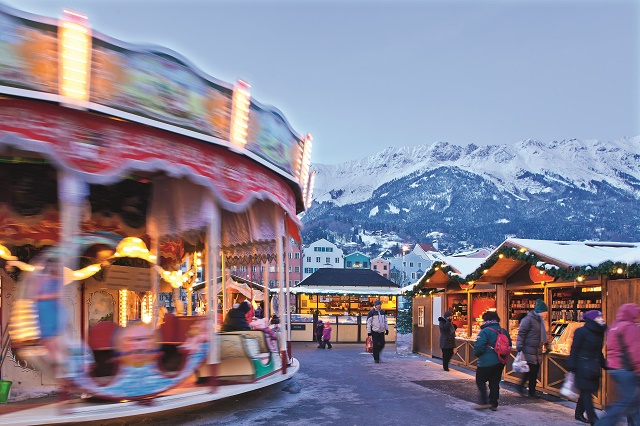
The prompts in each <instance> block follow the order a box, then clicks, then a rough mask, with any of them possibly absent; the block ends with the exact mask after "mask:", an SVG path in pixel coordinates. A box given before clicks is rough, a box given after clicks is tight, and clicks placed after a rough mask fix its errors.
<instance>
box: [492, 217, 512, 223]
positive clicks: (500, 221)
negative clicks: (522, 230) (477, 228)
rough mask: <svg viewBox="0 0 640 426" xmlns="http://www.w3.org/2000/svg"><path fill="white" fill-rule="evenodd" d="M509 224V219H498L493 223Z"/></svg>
mask: <svg viewBox="0 0 640 426" xmlns="http://www.w3.org/2000/svg"><path fill="white" fill-rule="evenodd" d="M509 222H511V221H510V220H509V219H504V218H502V219H498V220H496V221H495V223H509Z"/></svg>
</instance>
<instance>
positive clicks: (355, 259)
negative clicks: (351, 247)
mask: <svg viewBox="0 0 640 426" xmlns="http://www.w3.org/2000/svg"><path fill="white" fill-rule="evenodd" d="M344 267H345V269H371V259H370V258H369V256H367V255H364V254H362V253H360V252H358V251H357V252H355V253H351V254H349V255H347V256H345V257H344Z"/></svg>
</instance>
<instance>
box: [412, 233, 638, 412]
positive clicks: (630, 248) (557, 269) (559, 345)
mask: <svg viewBox="0 0 640 426" xmlns="http://www.w3.org/2000/svg"><path fill="white" fill-rule="evenodd" d="M461 269H462V268H458V269H456V267H455V261H451V263H449V262H435V263H434V264H433V265H432V267H431V269H430V270H429V271H427V272H426V273H425V275H424V276H423V277H422V278H421V280H420V281H419V282H417V283H416V284H415V285H414V286H413V287H412V289H411V290H410V291H409V292H408V295H411V296H413V297H414V331H415V330H417V331H418V335H417V337H418V338H417V339H414V341H415V344H414V346H415V348H414V349H417V351H419V352H421V353H425V354H427V355H431V356H440V352H439V348H437V337H438V336H439V334H437V331H436V330H437V329H436V327H437V322H436V321H437V316H438V315H440V313H441V312H442V310H444V309H448V310H451V311H452V312H453V313H454V321H455V322H456V324H457V325H458V327H459V328H458V330H457V337H456V342H457V350H458V353H457V354H456V355H455V356H454V358H453V359H452V361H453V362H458V363H459V364H460V365H463V366H466V367H470V368H473V365H474V363H475V357H474V356H473V355H472V350H473V342H474V341H475V333H474V331H477V327H478V325H479V323H478V322H477V321H476V320H474V317H475V318H476V319H477V315H481V312H482V311H483V310H486V309H495V310H496V312H497V313H498V315H499V316H500V318H501V325H502V326H503V327H504V328H506V329H507V330H508V331H509V333H510V336H511V338H512V341H513V342H514V344H515V342H516V339H517V333H518V327H519V325H520V321H521V319H522V318H523V316H524V315H526V314H527V313H528V312H529V311H531V309H533V307H534V305H535V301H536V300H537V299H541V300H543V301H544V302H545V303H546V304H547V306H548V307H549V317H548V323H547V330H548V332H549V336H550V344H549V346H548V349H549V352H548V353H546V354H544V355H543V362H542V365H541V368H540V372H539V376H538V389H539V390H541V391H543V392H547V393H550V394H553V395H556V396H560V393H559V390H560V388H561V386H562V383H563V381H564V378H565V374H566V372H567V357H568V354H569V351H570V349H571V344H572V341H573V333H575V330H576V329H577V328H579V327H581V326H582V325H583V324H584V323H583V322H582V316H583V314H584V313H585V312H586V311H588V310H592V309H596V310H600V311H602V312H603V314H604V316H605V318H606V320H607V322H608V323H611V322H613V320H614V318H615V314H616V312H617V310H618V308H619V306H621V305H622V304H623V303H627V302H629V301H633V302H634V303H640V286H639V285H638V284H639V283H640V243H618V242H574V241H544V240H521V239H508V240H506V241H505V242H504V243H503V244H502V245H500V247H498V248H497V249H496V250H495V251H494V252H493V253H492V254H491V255H490V256H489V257H488V258H487V259H483V260H482V262H481V264H479V265H477V266H476V268H474V269H472V270H466V271H461ZM443 293H444V294H443ZM474 295H475V296H474ZM474 305H476V309H474ZM416 311H417V312H416ZM465 314H466V315H465ZM421 324H422V325H421ZM428 326H431V327H432V330H433V331H432V333H430V334H429V333H426V332H425V331H426V329H427V327H428ZM515 355H516V351H515V348H514V350H513V352H512V356H511V358H510V359H509V360H508V362H507V366H506V369H505V373H504V374H505V380H508V381H511V382H514V383H517V382H518V381H519V380H520V379H521V377H522V375H521V374H520V373H515V372H513V370H512V362H513V359H514V358H515ZM609 386H610V383H608V380H607V378H606V375H605V376H604V378H603V380H602V386H601V388H600V390H599V391H598V393H597V396H596V400H595V402H596V404H597V405H598V406H600V407H601V406H603V405H605V404H606V403H607V398H606V396H607V395H611V394H612V393H611V392H610V391H611V389H610V388H609ZM605 389H608V390H607V391H606V392H605Z"/></svg>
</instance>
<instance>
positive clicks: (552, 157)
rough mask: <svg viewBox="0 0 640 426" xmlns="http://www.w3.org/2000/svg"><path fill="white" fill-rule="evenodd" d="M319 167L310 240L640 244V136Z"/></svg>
mask: <svg viewBox="0 0 640 426" xmlns="http://www.w3.org/2000/svg"><path fill="white" fill-rule="evenodd" d="M313 168H314V169H315V170H316V172H317V173H316V179H315V188H314V192H313V195H314V204H313V206H312V207H311V208H310V209H309V210H308V211H307V212H306V213H305V215H304V217H303V219H302V220H303V223H305V229H304V231H303V233H304V235H305V241H309V239H308V238H307V237H310V238H312V239H313V238H315V237H316V236H317V235H326V233H327V231H330V232H331V233H334V234H335V235H342V234H345V235H346V234H347V233H348V232H349V229H351V231H350V232H353V231H352V229H353V228H360V229H363V230H368V231H373V230H379V231H382V232H395V233H397V234H398V235H399V236H400V239H405V240H409V241H413V242H431V240H429V241H425V239H426V238H429V235H431V233H433V232H440V233H442V234H441V235H440V238H442V239H444V240H449V242H448V243H447V242H445V246H446V245H449V248H450V249H454V248H456V246H460V245H474V246H478V245H497V244H500V243H501V242H502V241H503V240H504V238H505V237H506V236H511V235H515V236H517V237H519V238H546V239H577V240H584V239H602V240H604V239H616V240H621V241H628V240H634V241H640V218H639V217H638V212H639V209H638V208H637V203H638V200H639V199H640V137H635V138H625V139H622V140H618V141H612V142H610V141H607V142H602V141H598V140H577V139H571V140H567V141H559V142H558V141H553V142H550V143H543V142H540V141H536V140H524V141H521V142H519V143H517V144H515V145H513V146H506V145H489V146H476V145H473V144H471V145H467V146H458V145H452V144H449V143H446V142H438V143H435V144H433V145H422V146H415V147H403V148H387V149H385V150H384V151H382V152H380V153H378V154H375V155H373V156H370V157H367V158H363V159H360V160H356V161H351V162H347V163H342V164H338V165H322V164H314V165H313ZM323 233H324V234H323ZM456 242H458V243H456ZM463 242H464V243H463Z"/></svg>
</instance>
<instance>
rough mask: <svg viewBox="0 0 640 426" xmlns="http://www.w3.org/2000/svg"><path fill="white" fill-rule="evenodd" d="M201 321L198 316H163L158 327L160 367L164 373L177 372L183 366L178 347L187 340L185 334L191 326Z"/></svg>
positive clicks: (182, 358)
mask: <svg viewBox="0 0 640 426" xmlns="http://www.w3.org/2000/svg"><path fill="white" fill-rule="evenodd" d="M200 320H202V317H199V316H179V317H178V316H175V315H173V314H165V316H164V322H163V323H162V324H161V325H160V338H161V339H162V341H161V346H162V357H161V360H160V366H161V368H162V369H163V370H165V371H178V370H180V369H181V368H182V365H183V364H184V357H183V356H182V354H181V353H180V350H179V346H180V345H181V344H183V343H184V342H185V341H186V340H187V333H188V331H189V329H190V328H191V326H192V325H193V324H194V323H195V322H197V321H200Z"/></svg>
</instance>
